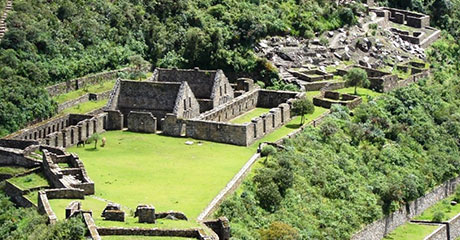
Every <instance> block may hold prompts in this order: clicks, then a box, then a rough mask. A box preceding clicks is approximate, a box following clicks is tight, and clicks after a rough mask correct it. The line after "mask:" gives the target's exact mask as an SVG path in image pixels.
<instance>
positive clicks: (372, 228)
mask: <svg viewBox="0 0 460 240" xmlns="http://www.w3.org/2000/svg"><path fill="white" fill-rule="evenodd" d="M459 183H460V177H457V178H454V179H452V180H449V181H446V182H444V183H443V184H441V185H440V186H438V187H436V188H434V189H433V190H432V191H430V192H428V193H427V194H425V196H422V197H420V198H418V199H417V200H415V201H413V202H410V203H408V204H407V205H406V206H403V207H401V208H400V209H399V210H397V211H396V212H393V213H391V214H390V215H388V216H386V217H384V218H382V219H380V220H377V221H375V222H373V223H371V224H369V225H367V226H366V227H364V229H363V230H361V231H360V232H358V233H356V234H355V235H353V237H352V238H351V239H352V240H380V239H382V238H383V237H384V236H385V235H387V234H388V233H390V232H391V231H393V230H394V229H396V228H397V227H398V226H401V225H402V224H404V223H406V222H407V221H409V220H410V219H412V218H414V217H415V216H418V215H420V214H422V212H423V211H425V210H426V209H427V208H429V207H431V206H432V205H434V204H435V203H437V202H439V201H440V200H442V199H444V198H446V197H448V196H449V195H450V194H452V193H454V191H455V189H456V187H457V185H458V184H459Z"/></svg>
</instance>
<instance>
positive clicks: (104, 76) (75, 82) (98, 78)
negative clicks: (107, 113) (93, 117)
mask: <svg viewBox="0 0 460 240" xmlns="http://www.w3.org/2000/svg"><path fill="white" fill-rule="evenodd" d="M148 69H150V66H146V67H145V68H144V69H143V70H148ZM132 71H134V69H132V68H130V67H127V68H122V69H118V70H113V71H108V72H101V73H96V74H93V75H90V76H86V77H81V78H76V79H72V80H69V81H67V82H63V83H59V84H56V85H52V86H49V87H47V88H46V91H48V94H49V95H50V96H51V97H54V96H56V95H59V94H63V93H67V92H70V91H75V90H78V89H80V88H84V87H85V86H88V85H94V84H96V83H99V82H103V81H108V80H111V79H115V78H117V77H118V75H119V73H128V72H132Z"/></svg>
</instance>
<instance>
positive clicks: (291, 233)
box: [260, 222, 300, 240]
mask: <svg viewBox="0 0 460 240" xmlns="http://www.w3.org/2000/svg"><path fill="white" fill-rule="evenodd" d="M260 239H262V240H297V239H300V238H299V232H298V231H297V229H295V228H293V227H291V226H289V225H288V224H286V223H283V222H272V223H271V224H270V226H269V227H268V229H263V230H260Z"/></svg>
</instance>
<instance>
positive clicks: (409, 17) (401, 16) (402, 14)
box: [383, 7, 430, 28]
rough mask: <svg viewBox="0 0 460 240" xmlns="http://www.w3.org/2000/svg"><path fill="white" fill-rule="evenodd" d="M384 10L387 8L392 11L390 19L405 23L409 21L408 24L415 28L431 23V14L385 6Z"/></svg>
mask: <svg viewBox="0 0 460 240" xmlns="http://www.w3.org/2000/svg"><path fill="white" fill-rule="evenodd" d="M383 9H384V10H387V11H389V12H390V13H391V17H390V20H392V21H394V22H396V23H399V24H405V23H406V22H405V21H407V25H408V26H411V27H415V28H424V27H427V26H429V25H430V16H428V15H424V14H420V13H415V12H410V11H405V10H401V9H396V8H387V7H385V8H383Z"/></svg>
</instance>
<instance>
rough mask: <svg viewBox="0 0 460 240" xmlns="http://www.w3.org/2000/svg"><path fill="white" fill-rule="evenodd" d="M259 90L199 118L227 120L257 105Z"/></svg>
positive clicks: (216, 120) (217, 120)
mask: <svg viewBox="0 0 460 240" xmlns="http://www.w3.org/2000/svg"><path fill="white" fill-rule="evenodd" d="M258 96H259V91H258V90H253V91H251V92H248V93H246V94H243V95H241V96H239V97H237V98H235V99H234V100H233V101H231V102H228V103H225V104H223V105H221V106H219V107H217V108H214V109H213V110H211V111H208V112H205V113H203V114H201V115H200V116H199V117H198V119H200V120H205V121H215V122H226V121H228V120H230V119H233V118H235V117H237V116H239V115H241V114H243V113H245V112H247V111H250V110H252V109H254V108H256V106H257V101H258Z"/></svg>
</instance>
